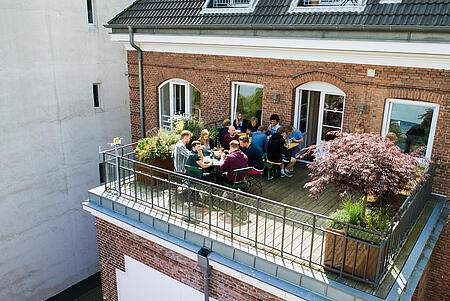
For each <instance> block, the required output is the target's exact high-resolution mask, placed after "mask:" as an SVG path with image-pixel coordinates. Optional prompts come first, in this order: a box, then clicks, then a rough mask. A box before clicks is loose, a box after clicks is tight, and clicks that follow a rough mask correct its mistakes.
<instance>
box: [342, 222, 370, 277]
mask: <svg viewBox="0 0 450 301" xmlns="http://www.w3.org/2000/svg"><path fill="white" fill-rule="evenodd" d="M347 239H348V224H347V225H345V238H344V251H343V252H342V260H341V270H340V272H339V276H340V277H342V273H343V272H344V265H345V255H347V254H346V253H347ZM367 252H369V246H367ZM366 269H367V267H366Z"/></svg>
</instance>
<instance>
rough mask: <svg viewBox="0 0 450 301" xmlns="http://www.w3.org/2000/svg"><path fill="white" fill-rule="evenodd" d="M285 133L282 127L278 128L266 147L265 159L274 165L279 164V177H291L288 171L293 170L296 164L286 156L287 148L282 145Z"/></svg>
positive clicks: (291, 158)
mask: <svg viewBox="0 0 450 301" xmlns="http://www.w3.org/2000/svg"><path fill="white" fill-rule="evenodd" d="M286 137H287V135H286V132H285V130H284V128H283V127H279V128H278V130H277V132H276V133H275V134H273V135H272V137H271V138H270V140H269V145H268V147H267V158H268V159H269V160H270V161H272V162H275V163H281V165H280V169H281V177H282V178H284V177H288V178H290V177H292V174H291V173H290V172H289V169H291V168H293V167H294V165H295V163H296V162H297V161H296V160H295V158H293V157H290V156H287V148H286V146H285V145H284V144H285V142H286Z"/></svg>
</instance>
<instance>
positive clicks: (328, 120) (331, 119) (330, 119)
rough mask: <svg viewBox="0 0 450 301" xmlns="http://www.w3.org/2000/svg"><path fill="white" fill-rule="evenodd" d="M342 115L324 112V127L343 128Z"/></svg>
mask: <svg viewBox="0 0 450 301" xmlns="http://www.w3.org/2000/svg"><path fill="white" fill-rule="evenodd" d="M341 121H342V113H340V112H330V111H323V125H330V126H335V127H339V128H340V127H341Z"/></svg>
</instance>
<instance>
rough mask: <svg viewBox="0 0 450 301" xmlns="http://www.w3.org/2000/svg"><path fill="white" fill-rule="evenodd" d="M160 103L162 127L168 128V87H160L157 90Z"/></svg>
mask: <svg viewBox="0 0 450 301" xmlns="http://www.w3.org/2000/svg"><path fill="white" fill-rule="evenodd" d="M159 93H160V97H161V98H160V101H161V115H162V116H161V117H162V120H161V123H162V126H163V127H170V85H169V83H167V84H165V85H164V86H162V87H161V88H160V90H159Z"/></svg>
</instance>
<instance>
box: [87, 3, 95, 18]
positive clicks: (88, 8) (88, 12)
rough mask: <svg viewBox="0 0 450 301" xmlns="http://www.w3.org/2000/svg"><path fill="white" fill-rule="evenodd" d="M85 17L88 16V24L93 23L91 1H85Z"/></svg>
mask: <svg viewBox="0 0 450 301" xmlns="http://www.w3.org/2000/svg"><path fill="white" fill-rule="evenodd" d="M87 15H88V23H89V24H93V23H94V13H93V11H92V0H87Z"/></svg>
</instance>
